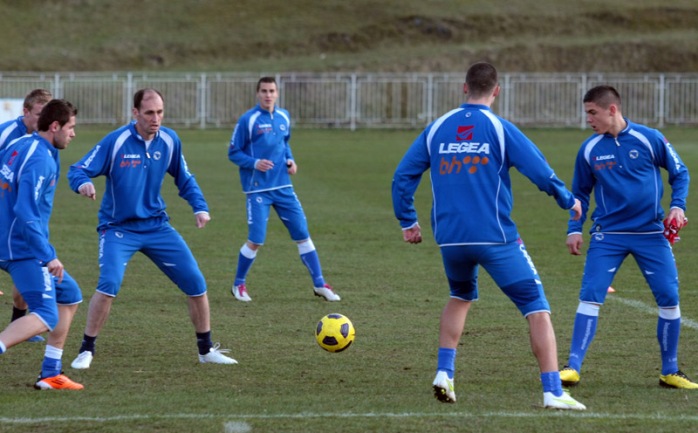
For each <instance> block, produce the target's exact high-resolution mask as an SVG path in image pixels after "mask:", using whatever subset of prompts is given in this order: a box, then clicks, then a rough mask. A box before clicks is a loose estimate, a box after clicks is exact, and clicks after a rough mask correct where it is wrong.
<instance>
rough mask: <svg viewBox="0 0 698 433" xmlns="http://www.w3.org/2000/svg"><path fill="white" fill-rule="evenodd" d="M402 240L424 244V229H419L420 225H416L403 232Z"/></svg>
mask: <svg viewBox="0 0 698 433" xmlns="http://www.w3.org/2000/svg"><path fill="white" fill-rule="evenodd" d="M402 239H403V240H404V241H405V242H409V243H411V244H418V243H420V242H422V229H421V227H419V224H415V225H414V226H412V227H410V228H408V229H405V230H403V231H402Z"/></svg>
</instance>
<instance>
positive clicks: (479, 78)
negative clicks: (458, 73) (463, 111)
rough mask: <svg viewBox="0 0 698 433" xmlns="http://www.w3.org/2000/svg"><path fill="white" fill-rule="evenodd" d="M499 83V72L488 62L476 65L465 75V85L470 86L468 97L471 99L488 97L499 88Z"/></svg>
mask: <svg viewBox="0 0 698 433" xmlns="http://www.w3.org/2000/svg"><path fill="white" fill-rule="evenodd" d="M498 82H499V80H498V78H497V70H496V69H495V67H494V66H492V65H491V64H489V63H487V62H478V63H475V64H474V65H472V66H470V68H468V72H467V73H466V74H465V84H467V85H468V96H469V97H471V98H480V97H483V96H487V95H488V94H489V93H491V92H492V90H494V88H495V87H497V84H498Z"/></svg>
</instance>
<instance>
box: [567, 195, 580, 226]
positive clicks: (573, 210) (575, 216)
mask: <svg viewBox="0 0 698 433" xmlns="http://www.w3.org/2000/svg"><path fill="white" fill-rule="evenodd" d="M570 212H571V213H572V216H570V218H571V219H572V221H577V220H579V218H581V217H582V202H581V201H579V199H576V198H575V199H574V206H572V207H571V208H570Z"/></svg>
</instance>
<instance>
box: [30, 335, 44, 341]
mask: <svg viewBox="0 0 698 433" xmlns="http://www.w3.org/2000/svg"><path fill="white" fill-rule="evenodd" d="M27 341H28V342H29V343H43V342H44V341H46V339H45V338H44V337H42V336H41V335H35V336H33V337H30V338H27Z"/></svg>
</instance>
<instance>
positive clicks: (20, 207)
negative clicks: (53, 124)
mask: <svg viewBox="0 0 698 433" xmlns="http://www.w3.org/2000/svg"><path fill="white" fill-rule="evenodd" d="M38 153H39V152H36V153H34V154H33V155H31V156H30V157H29V159H28V160H27V161H26V163H25V165H24V167H23V169H22V175H21V178H20V179H19V183H18V188H17V201H16V202H15V206H14V213H15V215H16V216H17V219H18V222H19V232H20V233H21V234H22V237H23V238H24V240H25V241H26V243H27V246H28V247H29V249H30V251H31V252H32V255H33V256H34V257H36V258H37V259H38V260H40V261H41V262H42V264H46V263H48V262H50V261H51V260H53V259H55V258H56V250H55V249H54V248H53V246H52V245H51V244H50V243H49V240H48V237H47V236H46V235H45V234H44V232H43V230H42V221H41V214H40V212H39V201H40V200H41V197H42V196H43V194H44V193H45V191H46V188H47V187H48V185H47V178H48V177H49V174H48V170H47V169H46V161H45V160H44V159H42V158H41V156H40V155H38Z"/></svg>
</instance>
